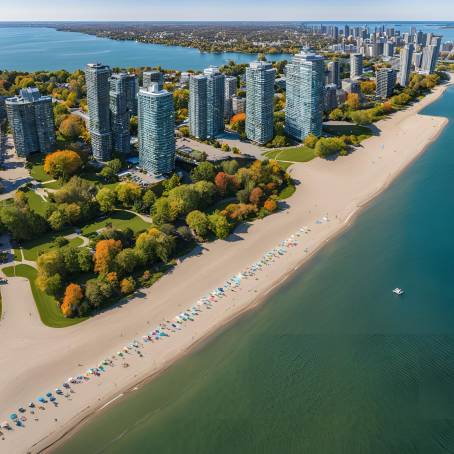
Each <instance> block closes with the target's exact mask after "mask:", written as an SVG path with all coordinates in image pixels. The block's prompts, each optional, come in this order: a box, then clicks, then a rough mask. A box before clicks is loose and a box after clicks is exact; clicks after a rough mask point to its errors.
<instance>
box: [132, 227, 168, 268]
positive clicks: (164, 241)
mask: <svg viewBox="0 0 454 454" xmlns="http://www.w3.org/2000/svg"><path fill="white" fill-rule="evenodd" d="M174 247H175V239H174V238H173V237H172V236H170V235H166V234H165V233H164V232H161V231H160V230H158V229H157V228H151V229H149V230H148V231H147V232H143V233H141V234H140V235H139V236H138V238H137V240H136V246H135V251H136V254H137V256H138V257H140V258H141V261H142V264H143V265H146V264H147V263H152V262H153V261H154V260H156V258H159V259H160V260H162V261H163V262H167V261H168V260H169V257H170V254H171V253H172V251H173V248H174Z"/></svg>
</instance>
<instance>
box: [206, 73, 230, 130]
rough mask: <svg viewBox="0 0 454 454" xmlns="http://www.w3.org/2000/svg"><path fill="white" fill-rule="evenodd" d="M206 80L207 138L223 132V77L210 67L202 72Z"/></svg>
mask: <svg viewBox="0 0 454 454" xmlns="http://www.w3.org/2000/svg"><path fill="white" fill-rule="evenodd" d="M203 74H204V76H205V77H206V78H207V136H208V137H216V136H217V135H218V134H221V133H222V132H224V103H225V94H224V90H225V76H224V74H221V72H220V71H219V68H217V67H215V66H212V67H210V68H207V69H205V70H204V71H203Z"/></svg>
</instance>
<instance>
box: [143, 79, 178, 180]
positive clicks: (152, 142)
mask: <svg viewBox="0 0 454 454" xmlns="http://www.w3.org/2000/svg"><path fill="white" fill-rule="evenodd" d="M138 111H139V112H138V114H139V164H140V166H141V167H142V168H143V169H145V170H146V171H147V172H150V173H151V174H153V175H155V176H160V175H166V174H169V173H171V172H172V171H173V170H174V168H175V112H174V105H173V96H172V94H171V93H169V92H168V91H167V90H159V85H158V84H157V83H152V84H151V85H150V87H149V88H148V89H145V88H142V89H141V90H140V91H139V106H138Z"/></svg>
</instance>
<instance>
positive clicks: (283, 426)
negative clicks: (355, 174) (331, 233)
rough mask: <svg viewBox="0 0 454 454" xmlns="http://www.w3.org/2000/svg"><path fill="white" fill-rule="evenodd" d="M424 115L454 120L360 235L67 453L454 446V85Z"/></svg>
mask: <svg viewBox="0 0 454 454" xmlns="http://www.w3.org/2000/svg"><path fill="white" fill-rule="evenodd" d="M425 113H428V114H433V115H444V116H448V117H450V124H449V125H448V126H447V127H446V128H445V130H444V132H443V133H442V135H441V136H440V137H439V138H438V139H437V141H436V142H434V143H433V144H432V145H431V146H430V147H429V149H428V150H427V152H426V153H425V154H424V155H423V156H422V157H421V158H420V159H418V160H417V161H416V162H415V163H414V164H413V165H412V166H411V167H410V168H409V169H408V170H407V171H406V172H405V173H404V174H403V175H402V176H401V177H400V178H399V179H398V180H397V181H396V182H395V183H394V184H393V185H392V186H391V188H389V189H388V190H387V191H386V192H385V193H384V194H383V195H381V196H380V197H379V198H378V199H377V200H376V201H375V202H373V203H372V204H371V206H370V207H369V208H367V209H366V210H365V212H364V213H363V214H362V215H361V216H360V217H359V218H358V220H357V221H356V222H355V224H354V225H353V227H352V228H351V229H350V230H348V231H347V232H346V233H345V234H343V235H342V236H341V237H340V238H338V239H337V240H336V241H335V242H332V243H331V244H329V245H328V246H327V247H326V248H325V249H324V250H323V251H322V252H321V253H320V254H318V256H317V257H316V258H315V259H314V260H313V261H312V262H311V263H310V264H309V265H308V266H306V267H304V268H303V269H301V270H300V271H299V272H298V273H297V274H295V276H294V277H293V278H292V279H291V280H289V281H288V282H287V283H286V284H285V286H284V287H282V288H281V289H279V291H278V292H277V293H276V294H275V295H274V296H272V297H271V298H270V299H269V300H268V301H267V302H266V303H265V304H263V305H262V306H260V307H259V308H258V309H257V310H254V311H253V312H251V313H249V314H247V315H246V316H244V317H243V318H241V319H240V320H239V321H238V322H237V323H235V324H233V325H232V326H230V327H229V328H227V329H225V330H224V331H223V332H222V333H220V334H218V335H217V336H216V337H214V338H213V339H211V340H210V341H208V342H207V343H206V344H205V345H204V346H203V347H201V348H199V349H198V350H197V351H195V352H194V353H192V354H190V355H189V356H187V357H186V358H184V359H183V360H181V361H179V362H178V363H177V364H175V365H174V366H172V367H171V368H170V369H169V370H168V371H167V372H166V373H164V374H162V375H161V376H160V377H158V378H157V379H156V380H154V381H153V382H151V383H149V384H147V385H145V386H144V387H143V388H142V389H140V390H139V391H136V392H134V393H132V394H131V395H130V396H129V397H127V398H125V399H123V400H121V401H118V403H116V404H115V405H112V407H111V408H109V409H107V410H106V411H104V412H103V413H102V414H101V415H100V416H98V417H96V418H95V419H93V420H91V421H90V422H89V423H88V424H87V425H86V426H84V428H83V429H82V430H81V431H80V432H79V433H77V434H76V435H75V436H74V437H73V438H71V439H70V440H69V441H68V442H67V443H66V444H65V445H64V446H63V447H61V448H59V449H58V450H57V452H58V453H59V454H73V453H79V452H86V453H100V452H108V453H124V452H130V453H149V452H154V451H155V450H156V451H157V452H160V453H179V452H185V453H187V454H189V453H198V454H201V453H214V452H216V453H232V452H236V453H278V452H283V453H301V452H306V453H350V454H352V453H377V454H383V453H396V454H397V453H398V454H406V453H442V452H454V419H453V418H454V281H453V277H454V276H453V275H454V266H453V256H454V242H453V238H452V232H453V231H454V210H453V208H454V204H453V194H454V149H453V144H454V126H453V123H452V121H453V119H454V87H451V88H450V89H448V90H447V92H446V93H445V94H444V95H443V96H442V97H441V98H440V99H439V100H438V101H436V102H435V103H434V104H433V105H431V106H430V107H429V108H427V109H426V111H425ZM396 286H400V287H402V288H404V289H405V291H406V293H405V295H404V296H403V297H397V296H395V295H393V294H392V293H391V290H392V289H393V288H394V287H396Z"/></svg>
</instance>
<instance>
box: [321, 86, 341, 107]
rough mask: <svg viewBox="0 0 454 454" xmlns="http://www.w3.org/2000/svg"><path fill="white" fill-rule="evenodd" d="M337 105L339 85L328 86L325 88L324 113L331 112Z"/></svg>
mask: <svg viewBox="0 0 454 454" xmlns="http://www.w3.org/2000/svg"><path fill="white" fill-rule="evenodd" d="M337 105H338V104H337V85H336V84H328V85H326V86H325V93H324V102H323V110H324V112H331V111H332V110H333V109H335V108H336V107H337Z"/></svg>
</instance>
